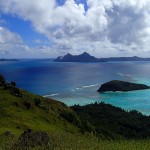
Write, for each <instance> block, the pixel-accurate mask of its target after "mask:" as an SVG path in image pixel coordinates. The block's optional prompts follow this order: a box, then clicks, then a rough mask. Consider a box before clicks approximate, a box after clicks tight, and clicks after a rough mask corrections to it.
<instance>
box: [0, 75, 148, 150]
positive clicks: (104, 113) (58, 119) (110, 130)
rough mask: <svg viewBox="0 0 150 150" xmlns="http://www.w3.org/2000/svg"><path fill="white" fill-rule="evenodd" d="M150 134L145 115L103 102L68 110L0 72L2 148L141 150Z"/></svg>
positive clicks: (62, 104)
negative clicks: (126, 149)
mask: <svg viewBox="0 0 150 150" xmlns="http://www.w3.org/2000/svg"><path fill="white" fill-rule="evenodd" d="M149 137H150V118H149V117H147V116H143V115H142V114H141V113H138V112H136V111H131V112H126V111H124V110H122V109H120V108H117V107H114V106H111V105H109V104H104V103H100V104H98V103H95V104H89V105H86V106H78V105H75V106H72V107H70V108H69V107H68V106H66V105H65V104H64V103H62V102H59V101H56V100H52V99H48V98H43V97H41V96H39V95H34V94H32V93H29V92H27V91H24V90H21V89H19V88H17V87H16V83H15V82H11V83H7V82H6V81H5V79H4V77H3V76H1V75H0V149H2V150H5V149H7V150H8V149H10V150H16V149H18V150H22V149H25V150H26V149H34V150H35V149H36V150H37V149H39V150H41V149H43V150H44V149H45V150H47V149H48V150H53V149H56V150H60V149H62V150H71V149H72V150H94V149H100V150H109V149H110V150H113V149H114V150H117V149H118V150H121V147H122V148H124V147H126V148H128V146H129V147H130V148H131V147H133V148H134V149H135V148H136V147H138V148H136V150H138V149H140V148H145V147H149V146H150V144H149V140H147V138H149ZM129 139H131V141H128V140H129ZM136 139H138V140H136ZM133 143H134V144H133ZM143 143H144V145H143Z"/></svg>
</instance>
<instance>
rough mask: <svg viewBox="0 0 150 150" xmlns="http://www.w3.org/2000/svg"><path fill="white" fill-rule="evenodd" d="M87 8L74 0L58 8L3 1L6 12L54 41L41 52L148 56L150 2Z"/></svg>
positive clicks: (51, 0) (51, 2) (126, 0)
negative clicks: (24, 21) (26, 21)
mask: <svg viewBox="0 0 150 150" xmlns="http://www.w3.org/2000/svg"><path fill="white" fill-rule="evenodd" d="M87 5H88V10H87V11H85V10H84V5H83V4H79V5H77V4H76V3H75V2H74V0H66V2H65V4H64V5H63V6H57V5H56V4H55V0H42V1H37V0H21V1H20V0H0V9H1V11H2V12H3V13H7V14H11V15H15V16H18V17H20V18H22V19H24V20H29V21H30V22H31V23H32V26H33V28H34V29H35V30H36V31H37V32H39V33H42V34H43V35H45V36H46V37H48V38H49V40H50V41H52V42H53V46H52V47H51V48H48V47H45V48H44V50H43V49H40V51H41V52H42V50H43V51H44V53H50V54H51V53H52V52H53V53H54V54H57V52H58V53H59V52H62V53H64V52H66V53H67V52H71V53H79V52H82V51H85V50H86V51H88V52H91V53H93V54H94V55H97V56H110V55H132V54H137V55H138V54H139V55H144V54H145V56H146V55H147V52H149V51H150V44H149V43H150V11H149V6H150V0H87ZM38 49H39V48H38ZM52 49H53V50H52ZM54 50H55V52H54ZM143 52H144V53H143Z"/></svg>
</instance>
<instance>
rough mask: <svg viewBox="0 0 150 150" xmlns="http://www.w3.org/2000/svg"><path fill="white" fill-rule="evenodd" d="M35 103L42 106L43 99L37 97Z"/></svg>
mask: <svg viewBox="0 0 150 150" xmlns="http://www.w3.org/2000/svg"><path fill="white" fill-rule="evenodd" d="M34 104H35V105H36V106H40V104H41V100H40V99H39V98H35V99H34Z"/></svg>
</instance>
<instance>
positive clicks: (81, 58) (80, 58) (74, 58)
mask: <svg viewBox="0 0 150 150" xmlns="http://www.w3.org/2000/svg"><path fill="white" fill-rule="evenodd" d="M54 61H56V62H104V61H105V60H101V59H98V58H96V57H94V56H91V55H90V54H88V53H87V52H84V53H83V54H81V55H71V54H69V53H68V54H67V55H65V56H63V57H58V58H57V59H55V60H54Z"/></svg>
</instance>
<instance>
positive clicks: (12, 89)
mask: <svg viewBox="0 0 150 150" xmlns="http://www.w3.org/2000/svg"><path fill="white" fill-rule="evenodd" d="M10 93H11V94H12V95H14V96H17V97H21V96H22V94H21V92H20V90H19V89H18V88H16V87H13V86H11V87H10Z"/></svg>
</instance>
